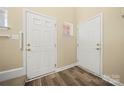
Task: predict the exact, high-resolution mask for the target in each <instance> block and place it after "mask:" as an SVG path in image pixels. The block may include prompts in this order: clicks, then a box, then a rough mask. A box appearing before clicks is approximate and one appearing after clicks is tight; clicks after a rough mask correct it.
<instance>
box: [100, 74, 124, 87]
mask: <svg viewBox="0 0 124 93" xmlns="http://www.w3.org/2000/svg"><path fill="white" fill-rule="evenodd" d="M102 79H103V80H105V81H108V82H110V83H112V84H113V85H115V86H124V84H123V83H121V82H119V81H116V80H114V79H112V78H110V77H109V76H106V75H103V76H102Z"/></svg>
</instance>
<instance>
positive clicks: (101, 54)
mask: <svg viewBox="0 0 124 93" xmlns="http://www.w3.org/2000/svg"><path fill="white" fill-rule="evenodd" d="M98 16H100V21H101V22H100V24H101V29H100V43H101V48H100V49H101V52H100V77H102V76H103V13H102V12H101V13H99V14H96V15H95V16H92V17H90V18H88V19H87V20H85V21H83V22H80V23H79V24H81V23H85V22H87V21H89V20H92V19H93V18H96V17H98ZM79 24H78V25H77V29H78V31H77V44H79V39H78V38H79V35H78V33H79ZM78 54H79V53H78V46H77V60H78ZM78 63H79V62H78ZM97 76H98V75H97Z"/></svg>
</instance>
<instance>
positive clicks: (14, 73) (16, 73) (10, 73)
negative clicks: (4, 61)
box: [0, 67, 25, 82]
mask: <svg viewBox="0 0 124 93" xmlns="http://www.w3.org/2000/svg"><path fill="white" fill-rule="evenodd" d="M23 75H25V70H24V67H20V68H16V69H11V70H7V71H2V72H0V82H2V81H6V80H10V79H13V78H17V77H20V76H23Z"/></svg>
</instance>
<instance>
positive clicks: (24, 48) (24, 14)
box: [22, 9, 57, 81]
mask: <svg viewBox="0 0 124 93" xmlns="http://www.w3.org/2000/svg"><path fill="white" fill-rule="evenodd" d="M27 12H31V13H35V14H37V15H41V16H45V17H48V18H51V19H54V20H56V21H57V19H56V18H55V17H52V16H48V15H44V14H41V13H38V12H35V11H32V10H30V9H23V31H22V37H23V39H22V42H23V43H22V51H23V67H24V71H25V75H26V81H27V54H26V51H27V50H26V48H27V47H26V44H27V40H26V36H27V34H26V27H27V26H26V20H27V16H26V13H27ZM55 38H56V41H55V44H56V50H55V53H56V54H55V58H56V62H55V64H56V65H57V24H56V31H55ZM56 68H57V66H55V70H56Z"/></svg>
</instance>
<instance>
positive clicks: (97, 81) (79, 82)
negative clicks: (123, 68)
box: [25, 66, 113, 86]
mask: <svg viewBox="0 0 124 93" xmlns="http://www.w3.org/2000/svg"><path fill="white" fill-rule="evenodd" d="M25 85H26V86H113V85H112V84H110V83H109V82H107V81H104V80H102V79H101V78H99V77H97V76H95V75H93V74H91V73H89V72H87V71H85V70H83V69H81V68H79V67H77V66H75V67H72V68H70V69H67V70H64V71H61V72H58V73H54V74H51V75H48V76H45V77H42V78H39V79H36V80H33V81H30V82H27V83H26V84H25Z"/></svg>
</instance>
